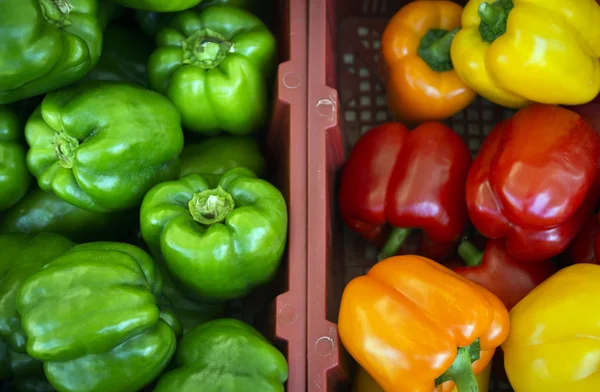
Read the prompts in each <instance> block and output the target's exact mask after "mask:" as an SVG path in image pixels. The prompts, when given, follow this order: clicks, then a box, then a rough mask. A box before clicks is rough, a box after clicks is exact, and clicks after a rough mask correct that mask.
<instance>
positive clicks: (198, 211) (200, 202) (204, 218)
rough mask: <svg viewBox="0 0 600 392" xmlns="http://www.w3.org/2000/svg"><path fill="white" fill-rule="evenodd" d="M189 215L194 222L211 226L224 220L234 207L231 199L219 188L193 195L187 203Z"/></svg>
mask: <svg viewBox="0 0 600 392" xmlns="http://www.w3.org/2000/svg"><path fill="white" fill-rule="evenodd" d="M188 207H189V209H190V214H191V215H192V217H193V218H194V220H195V221H196V222H199V223H202V224H203V225H212V224H214V223H219V222H222V221H224V220H225V218H226V217H227V215H228V214H229V213H230V212H231V211H232V210H233V208H234V207H235V202H234V201H233V197H231V195H230V194H229V193H228V192H227V191H225V190H224V189H223V188H221V187H220V186H218V187H216V188H215V189H209V190H206V191H202V192H199V193H195V194H194V195H193V196H192V199H191V200H190V201H189V203H188Z"/></svg>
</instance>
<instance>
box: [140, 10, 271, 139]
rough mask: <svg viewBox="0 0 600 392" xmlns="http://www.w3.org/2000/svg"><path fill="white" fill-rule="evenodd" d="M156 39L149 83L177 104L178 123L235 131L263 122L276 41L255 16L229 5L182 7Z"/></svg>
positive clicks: (208, 132) (208, 131)
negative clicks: (191, 9)
mask: <svg viewBox="0 0 600 392" xmlns="http://www.w3.org/2000/svg"><path fill="white" fill-rule="evenodd" d="M157 44H158V48H157V49H156V50H155V51H154V52H153V53H152V55H151V56H150V59H149V60H148V76H149V80H150V86H151V87H152V88H153V89H155V90H157V91H158V92H160V93H162V94H164V95H165V96H166V97H167V98H169V99H170V100H171V102H173V104H174V105H175V106H176V107H177V109H179V112H180V113H181V119H182V122H183V125H184V128H186V129H189V130H190V131H194V132H198V133H201V134H205V135H211V134H216V133H218V132H219V131H225V132H228V133H231V134H238V135H241V134H248V133H250V132H252V131H254V130H256V129H257V128H259V127H261V126H262V125H264V124H265V122H266V120H267V115H268V102H267V83H268V80H269V78H270V75H271V74H272V72H273V69H274V67H275V64H276V62H275V55H276V43H275V38H274V37H273V35H272V34H271V32H270V31H269V29H268V28H267V27H266V26H265V25H264V24H263V22H262V21H261V20H260V19H259V18H258V17H256V16H254V15H252V14H251V13H249V12H247V11H244V10H242V9H240V8H236V7H231V6H213V7H209V8H207V9H205V10H204V11H201V12H198V11H184V12H181V13H179V14H177V15H176V16H175V18H174V19H173V20H172V21H171V23H170V24H169V25H168V26H167V27H165V28H163V29H162V30H161V31H160V32H159V33H158V37H157Z"/></svg>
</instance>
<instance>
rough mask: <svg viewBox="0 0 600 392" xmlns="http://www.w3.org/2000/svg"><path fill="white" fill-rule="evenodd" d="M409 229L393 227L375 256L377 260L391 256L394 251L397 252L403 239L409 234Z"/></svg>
mask: <svg viewBox="0 0 600 392" xmlns="http://www.w3.org/2000/svg"><path fill="white" fill-rule="evenodd" d="M410 230H411V229H406V228H401V227H394V229H393V230H392V233H391V234H390V236H389V238H388V240H387V242H386V243H385V245H384V246H383V248H381V252H379V255H378V256H377V260H378V261H381V260H385V259H387V258H388V257H392V256H394V255H395V254H396V253H398V251H399V250H400V248H401V247H402V244H403V243H404V241H405V240H406V238H407V237H408V235H409V234H410Z"/></svg>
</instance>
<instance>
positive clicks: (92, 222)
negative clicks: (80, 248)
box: [0, 186, 139, 242]
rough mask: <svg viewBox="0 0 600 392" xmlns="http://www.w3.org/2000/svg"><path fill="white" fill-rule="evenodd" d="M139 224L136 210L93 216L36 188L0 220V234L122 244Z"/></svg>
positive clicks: (92, 212)
mask: <svg viewBox="0 0 600 392" xmlns="http://www.w3.org/2000/svg"><path fill="white" fill-rule="evenodd" d="M137 221H139V213H138V210H137V209H131V210H126V211H117V212H94V211H88V210H84V209H81V208H79V207H75V206H74V205H72V204H69V203H67V202H66V201H64V200H63V199H61V198H60V197H58V196H56V194H54V193H53V192H44V191H42V190H41V189H40V188H38V187H37V186H33V187H32V189H31V190H30V191H29V192H28V193H27V194H26V195H25V197H24V198H23V199H21V201H19V202H18V203H17V204H16V205H14V206H13V207H12V208H10V209H8V210H6V211H5V212H4V215H3V216H2V218H0V234H2V233H27V234H39V233H43V232H52V233H56V234H61V235H64V236H65V237H68V238H70V239H71V240H73V241H76V242H90V241H116V240H123V239H125V238H126V237H127V236H128V235H129V234H132V233H133V226H134V225H135V223H136V222H137Z"/></svg>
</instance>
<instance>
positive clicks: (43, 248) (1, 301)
mask: <svg viewBox="0 0 600 392" xmlns="http://www.w3.org/2000/svg"><path fill="white" fill-rule="evenodd" d="M74 245H75V243H74V242H72V241H71V240H69V239H67V238H65V237H63V236H60V235H58V234H53V233H42V234H39V235H36V236H31V235H27V234H4V235H0V276H2V280H1V281H0V338H2V339H4V340H5V341H6V342H7V343H8V344H9V346H10V348H11V349H12V350H14V351H17V352H20V353H25V344H26V342H27V338H26V336H25V332H24V331H23V328H22V327H21V317H20V315H19V313H17V307H16V302H15V301H16V297H17V294H18V292H19V290H20V288H21V286H22V285H23V282H24V281H25V280H26V279H27V278H29V277H30V276H31V275H33V274H35V273H37V272H38V271H41V270H42V269H43V268H44V266H46V264H48V263H49V262H51V261H52V260H54V259H55V258H57V257H59V256H60V255H62V254H64V253H65V252H66V251H68V250H69V249H71V248H72V247H73V246H74Z"/></svg>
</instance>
